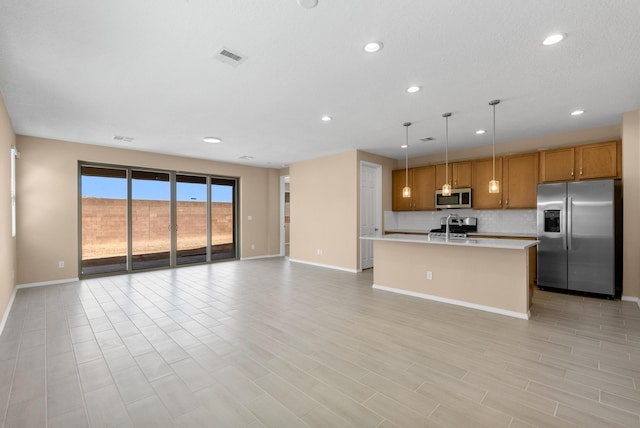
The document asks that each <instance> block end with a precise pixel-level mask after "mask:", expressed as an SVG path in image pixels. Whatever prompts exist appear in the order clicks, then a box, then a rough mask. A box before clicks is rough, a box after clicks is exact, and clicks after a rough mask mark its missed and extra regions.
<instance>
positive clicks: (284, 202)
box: [280, 175, 291, 257]
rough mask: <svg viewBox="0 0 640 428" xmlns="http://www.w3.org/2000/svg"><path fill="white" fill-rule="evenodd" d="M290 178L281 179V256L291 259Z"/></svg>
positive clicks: (282, 177)
mask: <svg viewBox="0 0 640 428" xmlns="http://www.w3.org/2000/svg"><path fill="white" fill-rule="evenodd" d="M289 180H290V178H289V176H288V175H283V176H281V177H280V256H283V257H289V254H290V251H289V236H290V226H291V211H290V209H289V207H290V203H291V192H290V188H289V184H290V183H289Z"/></svg>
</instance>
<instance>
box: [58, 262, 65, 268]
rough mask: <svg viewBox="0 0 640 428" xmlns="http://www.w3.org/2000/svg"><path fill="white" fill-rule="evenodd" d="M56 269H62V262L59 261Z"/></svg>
mask: <svg viewBox="0 0 640 428" xmlns="http://www.w3.org/2000/svg"><path fill="white" fill-rule="evenodd" d="M58 267H59V268H60V269H62V268H63V267H64V262H63V261H62V260H61V261H59V262H58Z"/></svg>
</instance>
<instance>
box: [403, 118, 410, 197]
mask: <svg viewBox="0 0 640 428" xmlns="http://www.w3.org/2000/svg"><path fill="white" fill-rule="evenodd" d="M404 127H405V129H406V130H407V135H406V142H405V145H406V147H405V148H404V174H405V175H404V185H405V187H409V126H408V125H405V126H404Z"/></svg>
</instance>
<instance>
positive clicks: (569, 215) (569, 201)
mask: <svg viewBox="0 0 640 428" xmlns="http://www.w3.org/2000/svg"><path fill="white" fill-rule="evenodd" d="M572 223H573V198H567V234H566V237H567V250H569V251H571V236H572V235H573V224H572Z"/></svg>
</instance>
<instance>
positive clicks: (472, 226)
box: [429, 217, 478, 238]
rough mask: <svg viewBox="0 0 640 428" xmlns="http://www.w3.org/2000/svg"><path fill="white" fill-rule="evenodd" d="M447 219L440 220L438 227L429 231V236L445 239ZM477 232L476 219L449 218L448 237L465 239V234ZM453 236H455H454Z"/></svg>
mask: <svg viewBox="0 0 640 428" xmlns="http://www.w3.org/2000/svg"><path fill="white" fill-rule="evenodd" d="M446 224H447V217H442V218H440V227H439V228H437V229H431V230H430V231H429V235H430V236H433V237H445V236H446V233H447V226H446ZM477 231H478V219H477V218H476V217H451V218H449V236H450V237H455V238H466V237H467V233H470V232H477ZM454 235H455V236H454Z"/></svg>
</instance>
